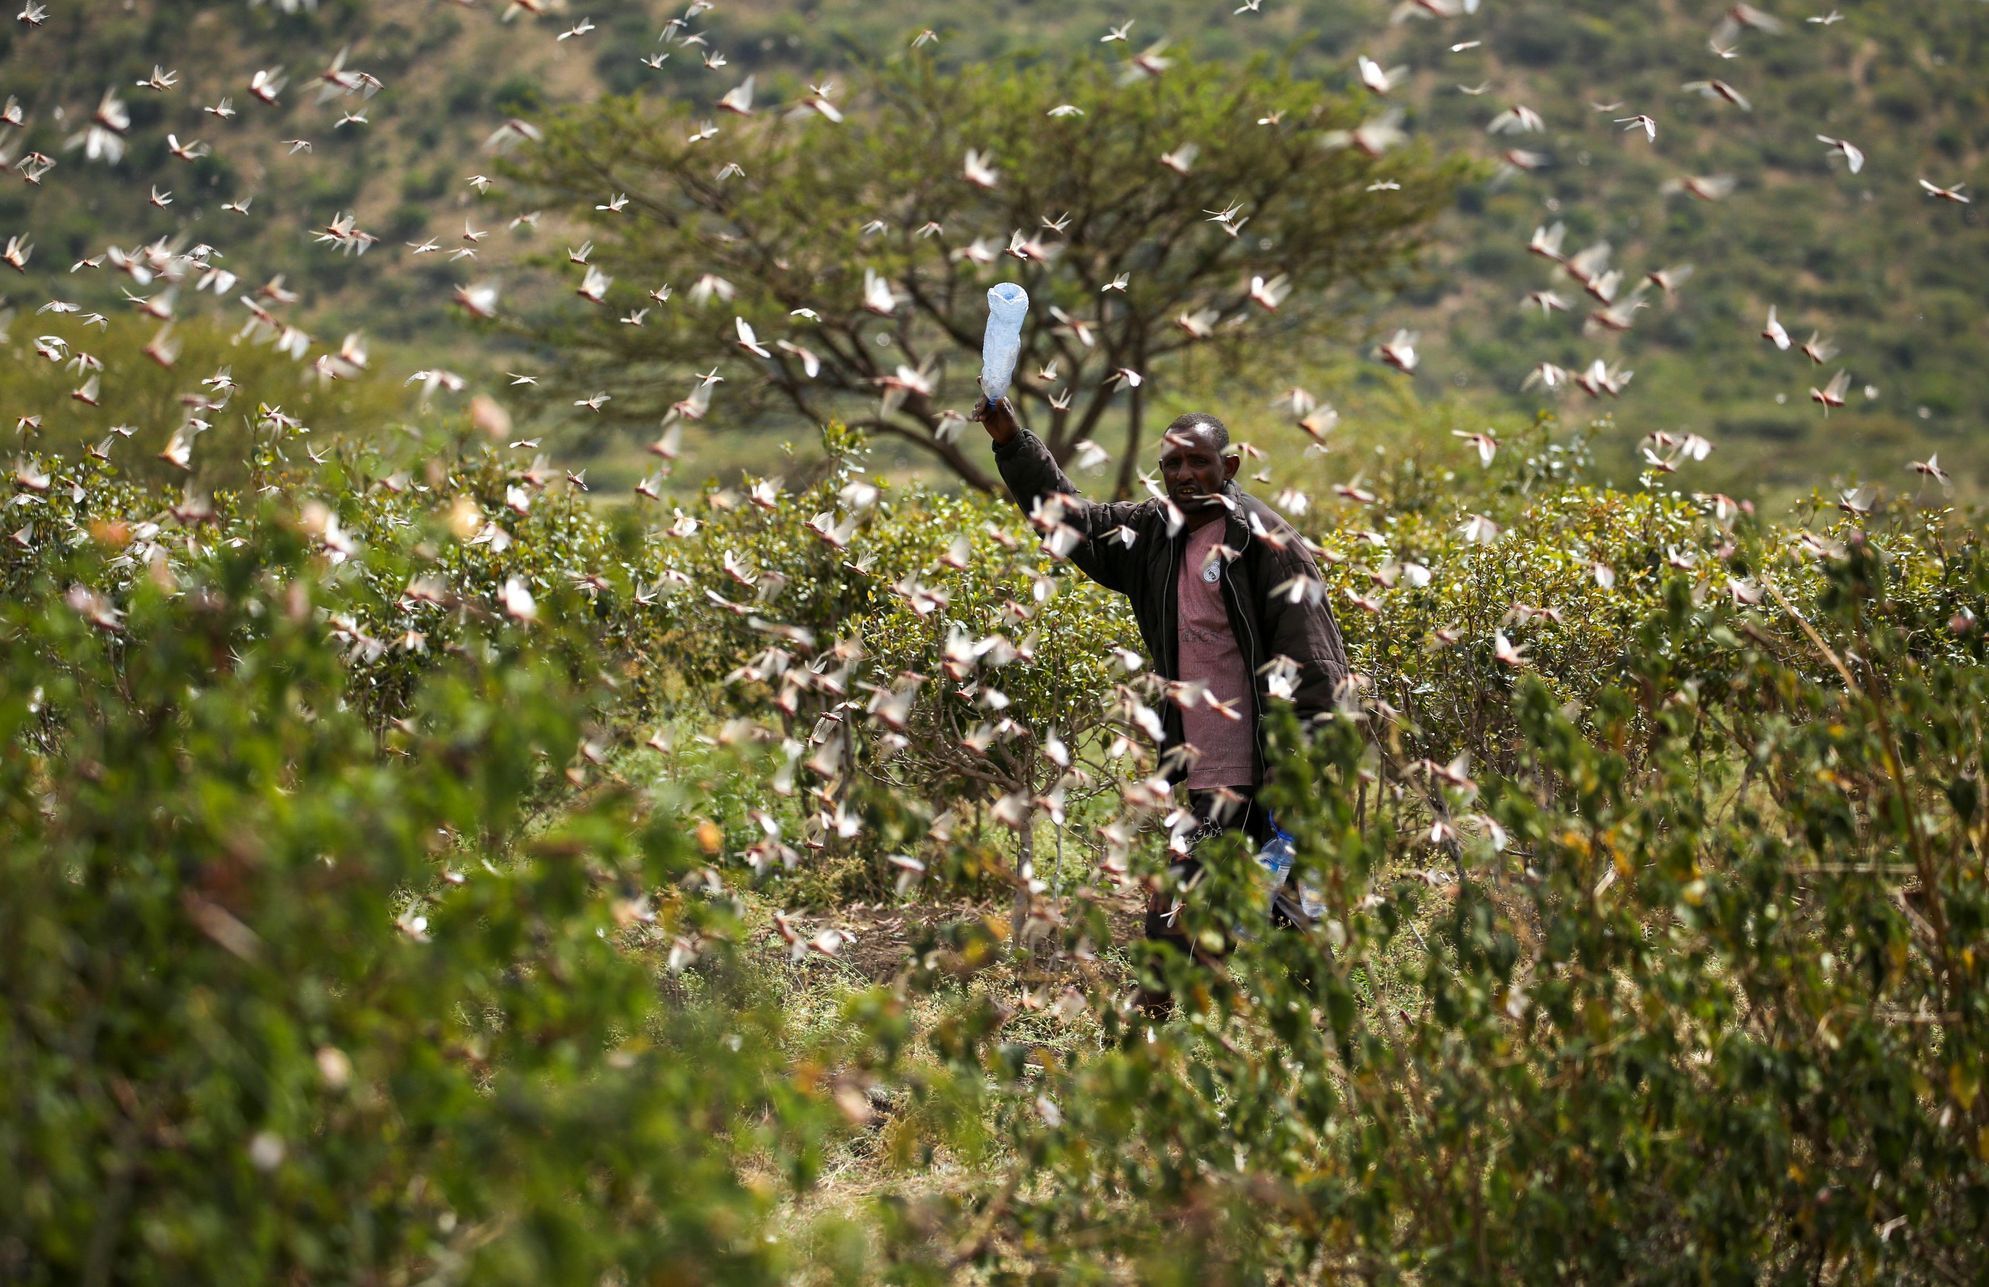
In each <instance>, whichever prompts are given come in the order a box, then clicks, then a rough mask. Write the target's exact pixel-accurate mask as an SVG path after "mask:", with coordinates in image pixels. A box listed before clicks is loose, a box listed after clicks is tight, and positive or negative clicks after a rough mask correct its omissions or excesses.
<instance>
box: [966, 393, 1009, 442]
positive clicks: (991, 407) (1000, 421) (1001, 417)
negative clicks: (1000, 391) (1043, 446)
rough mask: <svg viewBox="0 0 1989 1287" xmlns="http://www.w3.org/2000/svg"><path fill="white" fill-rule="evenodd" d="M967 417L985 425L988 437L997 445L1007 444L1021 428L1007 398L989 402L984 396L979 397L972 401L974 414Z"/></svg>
mask: <svg viewBox="0 0 1989 1287" xmlns="http://www.w3.org/2000/svg"><path fill="white" fill-rule="evenodd" d="M968 419H970V420H978V421H980V422H981V423H982V424H984V425H986V426H987V430H988V437H990V438H992V439H994V444H995V446H997V447H1001V446H1005V445H1007V444H1008V442H1009V441H1010V440H1011V439H1013V438H1014V437H1015V435H1016V434H1017V433H1018V432H1020V431H1021V429H1022V426H1021V425H1020V424H1018V423H1016V419H1015V407H1014V404H1012V403H1010V402H1009V400H1008V399H1007V398H1003V399H1002V400H1001V401H999V402H989V401H988V400H987V399H986V398H981V399H980V400H978V401H977V402H975V403H974V414H973V415H971V416H969V417H968Z"/></svg>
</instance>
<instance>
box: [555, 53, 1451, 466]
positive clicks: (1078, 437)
mask: <svg viewBox="0 0 1989 1287" xmlns="http://www.w3.org/2000/svg"><path fill="white" fill-rule="evenodd" d="M1151 61H1152V62H1154V63H1157V64H1164V65H1163V66H1155V67H1153V68H1152V69H1151V70H1149V71H1147V72H1139V71H1137V70H1136V71H1134V72H1132V73H1129V74H1130V75H1131V76H1132V77H1134V79H1131V80H1128V79H1127V78H1126V77H1127V75H1128V74H1122V73H1121V72H1120V71H1119V70H1117V69H1115V68H1114V67H1112V66H1108V65H1106V64H1104V63H1102V62H1100V61H1098V60H1095V59H1091V58H1080V59H1076V60H1072V61H1063V62H1040V63H1034V64H1027V65H1023V64H1009V63H1004V64H1003V65H1001V66H1000V67H998V68H997V67H993V66H988V67H981V68H973V69H969V70H968V71H967V73H966V74H953V73H948V72H943V71H942V70H940V69H939V68H937V67H936V66H935V65H934V64H933V63H932V62H931V61H930V60H928V59H926V58H924V57H923V56H920V55H917V54H914V55H909V56H907V57H905V58H903V59H900V60H898V61H897V62H895V63H893V64H890V65H887V66H884V67H880V68H877V69H875V70H874V71H873V72H872V73H870V74H869V75H868V76H867V77H866V78H865V79H864V81H863V82H862V83H861V84H860V85H858V86H857V87H856V88H855V90H854V92H853V93H852V94H851V95H850V96H849V99H848V102H847V105H846V106H843V107H838V106H836V104H835V103H834V101H833V100H832V99H831V98H830V97H829V95H828V93H820V92H814V91H813V89H812V88H811V97H809V98H807V99H805V100H802V101H800V102H799V103H786V104H780V105H773V106H769V105H765V104H753V105H751V107H750V110H749V111H748V112H747V113H745V114H743V115H727V114H725V113H723V112H720V113H718V114H716V115H715V116H714V118H713V120H711V121H707V120H704V119H703V118H702V117H701V116H700V114H698V113H696V112H695V111H690V112H681V111H680V112H671V113H666V114H663V115H660V116H659V115H657V114H656V110H655V109H656V104H655V102H654V101H653V100H640V99H636V98H632V97H630V98H611V99H605V100H602V101H600V102H597V103H594V104H590V105H588V106H586V107H583V108H580V109H576V110H575V111H574V112H572V113H570V114H568V115H567V116H566V117H564V118H563V119H561V120H559V121H557V122H556V123H554V124H552V125H551V126H550V127H549V128H548V129H547V131H546V137H545V140H544V143H543V145H542V146H539V147H536V148H533V149H530V150H528V151H527V152H525V153H524V154H522V155H521V157H520V159H519V161H518V167H519V173H520V175H521V176H522V177H524V178H526V179H528V180H530V181H532V182H534V183H535V184H537V185H538V186H539V187H540V188H541V189H542V190H543V191H544V193H545V195H546V196H547V198H548V201H549V203H550V204H549V210H550V211H551V212H555V213H558V214H560V215H562V216H571V218H572V219H573V220H574V221H575V222H576V223H577V224H579V225H581V226H582V227H583V228H584V230H585V232H586V233H587V234H589V237H590V240H591V241H592V243H593V245H592V248H591V250H588V249H587V248H586V247H584V246H582V247H572V248H570V253H569V254H567V255H565V256H562V257H560V258H561V261H562V263H563V264H564V267H565V268H566V269H567V270H569V271H571V272H573V273H575V274H576V275H584V274H590V273H591V274H593V281H592V285H593V287H594V289H592V290H587V291H586V294H585V295H584V296H583V299H587V300H591V302H592V303H593V304H594V305H595V306H593V307H585V308H584V309H583V310H582V312H581V313H580V314H579V316H578V317H577V318H576V316H575V313H574V310H573V309H572V308H571V307H561V308H559V309H557V310H552V311H551V312H549V313H542V314H541V315H539V316H538V317H537V318H536V319H535V320H534V321H533V322H531V323H530V324H529V325H530V326H531V327H532V328H533V329H534V331H535V333H536V335H537V336H538V337H539V338H540V339H542V340H545V341H548V342H550V343H551V344H553V345H554V346H555V347H556V348H557V350H558V351H559V353H560V355H561V359H562V363H561V372H562V374H561V378H560V379H559V380H558V381H557V382H555V383H553V384H552V385H551V392H553V393H554V394H565V393H568V392H573V391H577V392H579V393H582V394H584V393H587V392H590V391H592V390H594V389H597V388H608V389H610V390H611V391H612V394H613V399H614V401H613V403H612V405H608V406H605V408H604V410H605V411H606V412H611V413H613V414H614V415H615V416H616V417H617V418H618V419H620V420H622V421H624V422H627V421H629V420H640V419H644V418H650V417H655V416H659V415H661V416H665V417H666V418H668V417H671V416H685V415H689V416H693V417H694V416H696V415H699V414H701V413H702V408H703V406H704V404H705V402H706V400H707V399H708V398H709V396H710V394H711V392H712V389H711V384H710V383H709V382H707V381H705V380H704V379H703V378H702V377H701V376H700V377H698V381H699V386H700V388H699V392H698V393H697V394H695V395H694V396H693V397H690V398H685V397H684V389H685V386H686V381H687V380H688V379H691V378H693V377H692V373H693V372H703V371H705V370H707V369H712V370H715V371H716V372H717V373H718V374H720V375H721V376H722V377H723V378H724V380H725V381H726V389H727V392H726V395H725V396H726V397H727V398H728V419H729V420H731V421H733V422H734V423H736V422H737V421H738V420H739V418H740V417H741V416H742V414H751V415H756V416H757V415H766V416H781V415H786V416H796V417H800V418H802V419H804V420H806V421H809V422H822V421H826V420H828V419H829V418H831V417H832V416H833V417H842V418H844V419H846V420H847V421H848V422H849V423H850V424H852V425H853V426H856V427H860V428H862V429H865V430H867V431H869V432H872V433H874V434H877V435H882V436H886V437H890V438H894V439H897V440H900V441H903V442H906V443H910V444H912V445H914V446H915V447H917V448H919V449H922V450H924V451H927V452H930V453H931V454H932V455H933V456H935V457H937V458H938V459H939V460H940V461H943V462H944V463H945V465H946V466H948V467H949V468H951V469H952V470H953V471H954V472H955V473H957V474H958V475H959V476H960V477H961V478H963V479H964V480H966V481H967V482H969V483H970V484H973V485H975V486H979V487H987V486H989V485H991V480H990V478H989V476H988V473H987V471H986V469H985V468H984V467H983V466H982V465H981V464H979V463H978V462H977V460H976V459H975V455H974V454H973V453H970V452H967V451H963V450H962V448H961V447H960V446H959V445H957V444H956V443H955V441H954V435H955V434H956V433H957V431H958V429H959V427H960V417H961V415H962V408H963V407H965V406H966V405H968V404H970V403H971V401H972V400H973V398H974V397H975V388H974V385H973V377H974V375H975V373H977V372H978V358H977V354H978V352H979V348H980V342H981V331H982V326H983V321H984V318H985V315H986V302H985V289H986V287H988V286H991V285H993V284H994V283H996V282H998V281H1004V280H1012V281H1016V282H1019V283H1020V284H1021V285H1022V286H1023V287H1024V288H1026V289H1027V290H1028V291H1029V294H1030V298H1031V310H1030V315H1029V322H1028V325H1027V326H1026V328H1025V330H1024V332H1023V349H1022V357H1021V362H1020V364H1019V366H1018V376H1017V382H1016V386H1015V391H1014V394H1013V396H1014V397H1015V398H1016V399H1017V400H1018V402H1019V403H1020V404H1021V405H1022V406H1023V408H1024V410H1025V414H1028V415H1029V417H1030V419H1031V420H1032V422H1033V423H1034V424H1035V425H1036V426H1037V427H1038V428H1039V431H1040V432H1042V434H1043V436H1044V438H1045V439H1046V440H1047V441H1048V442H1049V443H1050V445H1051V447H1052V450H1053V451H1055V452H1056V454H1057V455H1058V457H1059V459H1064V458H1068V457H1069V456H1070V455H1071V454H1072V453H1073V452H1074V451H1076V450H1077V449H1078V445H1079V444H1080V443H1081V442H1084V441H1086V440H1092V441H1097V440H1098V439H1099V438H1101V437H1106V436H1108V435H1109V438H1108V441H1105V442H1100V443H1099V446H1100V447H1101V448H1104V449H1108V450H1109V449H1112V448H1116V450H1117V453H1118V455H1119V459H1120V470H1119V476H1118V490H1119V491H1120V492H1121V493H1124V492H1126V491H1127V490H1128V489H1129V488H1130V486H1131V484H1132V481H1133V476H1134V475H1133V470H1134V462H1135V461H1136V460H1137V458H1138V454H1139V452H1140V449H1141V446H1142V438H1143V434H1144V425H1143V409H1144V406H1145V404H1146V401H1147V399H1148V398H1149V396H1150V395H1151V393H1152V391H1153V390H1154V389H1156V388H1164V387H1165V386H1166V382H1167V381H1168V379H1169V378H1170V373H1171V372H1173V371H1174V370H1177V369H1179V367H1180V366H1181V365H1182V364H1183V363H1185V362H1186V361H1188V360H1190V358H1191V355H1193V354H1197V353H1205V354H1207V355H1209V358H1210V359H1211V360H1214V361H1217V362H1228V363H1234V362H1237V361H1238V360H1240V359H1241V358H1243V357H1244V356H1245V355H1246V353H1247V351H1248V350H1250V349H1252V348H1253V347H1254V348H1256V349H1258V350H1269V349H1277V348H1285V347H1288V346H1290V345H1291V344H1292V343H1293V342H1294V340H1295V339H1296V338H1297V337H1300V336H1303V337H1304V338H1305V339H1306V340H1308V341H1312V340H1317V339H1319V338H1321V337H1324V336H1329V335H1334V334H1339V333H1343V331H1344V327H1343V325H1342V319H1343V318H1344V317H1345V316H1346V313H1347V306H1348V304H1349V302H1350V301H1352V300H1354V299H1355V298H1357V295H1356V292H1359V291H1361V290H1362V289H1364V288H1373V287H1377V286H1379V285H1382V284H1384V283H1385V282H1387V281H1388V280H1390V279H1391V277H1392V276H1393V275H1394V274H1397V273H1399V272H1400V271H1401V270H1402V269H1403V268H1405V267H1406V266H1407V265H1409V264H1410V263H1411V262H1412V261H1413V258H1414V256H1415V254H1416V252H1417V251H1418V250H1419V249H1420V248H1421V247H1422V245H1423V244H1424V242H1425V240H1426V238H1427V235H1428V230H1429V227H1430V224H1431V221H1432V219H1433V218H1434V217H1435V215H1436V214H1437V212H1438V211H1440V210H1441V209H1443V208H1444V207H1445V206H1446V205H1447V204H1448V203H1449V201H1450V200H1451V197H1452V194H1453V191H1454V188H1455V185H1456V184H1457V183H1458V182H1459V181H1460V180H1461V179H1462V178H1463V177H1464V176H1465V174H1466V173H1467V170H1468V165H1467V163H1465V162H1463V161H1459V160H1448V161H1446V160H1439V159H1436V158H1434V157H1433V156H1432V155H1431V154H1430V152H1429V151H1428V149H1427V148H1425V147H1421V146H1402V147H1399V148H1396V147H1390V146H1387V140H1388V138H1389V137H1390V131H1387V130H1381V131H1370V132H1364V133H1362V134H1361V135H1359V136H1358V137H1357V136H1356V135H1355V133H1354V132H1355V131H1356V130H1357V128H1358V127H1360V126H1361V125H1362V124H1363V122H1364V119H1365V118H1366V117H1367V115H1368V112H1369V108H1368V106H1367V105H1364V104H1361V103H1359V102H1356V101H1354V100H1351V99H1347V98H1344V97H1341V96H1337V95H1335V94H1333V93H1330V92H1328V91H1326V90H1325V89H1323V88H1322V87H1321V86H1319V85H1318V84H1316V83H1314V82H1309V81H1305V80H1301V79H1298V78H1296V77H1294V76H1293V75H1291V74H1290V73H1289V72H1288V71H1285V70H1280V69H1277V68H1275V67H1273V66H1271V65H1270V64H1268V63H1265V62H1262V61H1260V62H1258V63H1256V64H1253V65H1252V66H1250V67H1248V68H1238V67H1234V66H1223V65H1220V64H1216V63H1197V62H1194V61H1192V60H1188V59H1173V60H1168V59H1164V58H1157V57H1156V58H1155V59H1153V60H1151ZM822 88H823V89H824V90H828V89H830V88H831V87H822ZM749 93H750V91H749ZM728 97H729V98H730V99H731V101H732V102H733V103H735V104H737V103H739V101H740V99H741V98H747V97H749V95H741V94H737V93H735V94H733V95H730V96H728ZM838 118H839V119H838ZM714 122H716V123H717V128H716V132H715V133H714V132H711V126H712V124H713V123H714ZM1376 133H1378V134H1379V136H1380V141H1381V145H1380V146H1376V145H1375V139H1374V138H1373V137H1372V135H1373V134H1376ZM617 194H626V196H627V200H626V202H625V203H623V202H617V201H615V200H614V197H615V196H616V195H617ZM576 235H577V234H576ZM576 260H578V261H584V262H572V261H576ZM602 277H606V278H607V279H608V281H607V283H606V284H605V286H604V285H603V283H602V281H601V278H602ZM580 284H581V287H582V288H583V290H586V288H587V287H588V285H589V283H588V282H587V281H586V280H584V279H583V281H582V282H581V283H580ZM1253 287H1254V289H1253ZM595 297H598V298H595ZM645 309H646V310H647V311H646V312H645V311H643V310H645ZM735 318H736V319H739V320H740V321H743V323H744V324H745V326H747V327H750V328H751V332H750V335H749V334H748V333H747V332H745V331H742V330H740V329H739V327H738V325H737V324H736V323H735V320H734V319H735ZM748 343H752V344H756V345H757V347H758V348H759V349H762V350H764V356H762V355H760V354H758V353H754V352H752V351H751V350H750V349H749V348H748ZM714 364H716V365H715V366H714ZM742 394H743V396H742ZM741 403H744V404H745V405H744V406H743V407H742V406H741V405H740V404H741ZM673 407H674V408H675V410H672V408H673Z"/></svg>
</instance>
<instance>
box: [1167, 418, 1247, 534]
mask: <svg viewBox="0 0 1989 1287" xmlns="http://www.w3.org/2000/svg"><path fill="white" fill-rule="evenodd" d="M1236 466H1237V458H1236V457H1235V456H1230V457H1227V458H1225V457H1224V456H1223V455H1222V453H1221V452H1219V451H1217V450H1216V446H1215V443H1214V442H1213V441H1212V440H1211V435H1210V433H1209V431H1208V429H1207V428H1206V427H1203V426H1200V425H1197V426H1195V427H1194V428H1191V429H1174V430H1170V431H1169V432H1168V434H1167V437H1166V438H1165V439H1164V440H1163V445H1162V447H1161V451H1160V481H1161V483H1162V484H1163V485H1164V486H1165V487H1166V488H1167V496H1168V499H1169V500H1172V501H1173V502H1174V503H1175V504H1176V505H1178V506H1180V507H1181V510H1182V512H1183V513H1187V514H1193V513H1196V512H1198V511H1206V510H1209V509H1212V508H1215V507H1218V506H1220V505H1221V504H1222V487H1223V484H1224V483H1226V482H1228V481H1229V480H1230V478H1232V477H1234V476H1235V474H1236Z"/></svg>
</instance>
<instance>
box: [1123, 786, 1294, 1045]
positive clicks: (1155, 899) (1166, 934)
mask: <svg viewBox="0 0 1989 1287" xmlns="http://www.w3.org/2000/svg"><path fill="white" fill-rule="evenodd" d="M1231 790H1232V791H1233V792H1234V793H1235V794H1237V795H1240V796H1243V797H1244V800H1243V802H1242V803H1240V804H1239V803H1237V802H1236V801H1235V800H1230V799H1225V798H1223V797H1222V796H1220V795H1218V794H1217V793H1216V792H1214V791H1196V790H1190V791H1189V792H1188V809H1189V812H1191V813H1192V814H1194V816H1195V817H1196V818H1197V819H1199V820H1200V824H1201V825H1199V826H1198V827H1196V828H1195V829H1194V830H1193V831H1192V832H1190V833H1189V836H1188V844H1189V847H1190V849H1191V850H1192V849H1193V848H1194V847H1195V846H1196V845H1198V844H1201V843H1203V842H1205V841H1207V840H1209V839H1211V838H1212V837H1215V836H1218V835H1221V834H1222V833H1224V832H1226V831H1240V832H1242V833H1243V834H1244V835H1245V836H1247V837H1249V840H1250V843H1251V844H1252V845H1253V846H1256V847H1257V848H1262V847H1263V846H1264V845H1266V844H1268V843H1269V842H1270V839H1271V836H1272V834H1273V832H1272V829H1271V820H1270V817H1269V815H1268V813H1267V812H1266V810H1265V809H1264V806H1263V805H1261V804H1259V803H1258V802H1257V799H1256V794H1257V793H1256V790H1255V789H1254V788H1251V787H1233V788H1231ZM1167 871H1168V876H1169V879H1168V880H1167V882H1166V883H1165V885H1163V886H1162V887H1161V888H1159V889H1156V890H1154V891H1153V892H1152V893H1151V894H1149V895H1148V897H1147V904H1146V939H1147V959H1148V961H1149V963H1150V965H1151V966H1152V968H1154V969H1155V970H1156V971H1158V969H1159V967H1160V962H1161V960H1162V959H1163V954H1164V953H1168V952H1181V953H1185V954H1187V955H1190V956H1193V957H1194V958H1195V959H1196V960H1198V961H1201V962H1202V963H1203V964H1205V965H1214V964H1216V963H1217V962H1219V961H1220V960H1221V959H1222V958H1223V957H1224V956H1226V955H1228V952H1227V950H1224V951H1221V952H1212V951H1210V950H1209V949H1208V948H1207V947H1206V946H1203V945H1199V944H1197V943H1195V942H1194V941H1193V940H1192V939H1191V938H1190V937H1189V935H1188V933H1187V931H1186V929H1185V928H1184V927H1183V926H1182V924H1181V910H1182V909H1181V900H1182V898H1183V897H1185V895H1186V893H1187V891H1188V890H1189V889H1191V888H1192V887H1193V886H1194V885H1195V884H1196V883H1197V882H1198V879H1199V877H1200V875H1201V871H1202V864H1201V862H1200V860H1199V859H1196V858H1195V857H1193V856H1192V854H1191V855H1190V856H1189V857H1186V858H1180V859H1176V860H1175V861H1174V862H1173V863H1172V864H1171V865H1170V866H1169V867H1168V869H1167ZM1140 1009H1142V1010H1144V1011H1145V1012H1146V1014H1147V1016H1148V1017H1149V1018H1152V1019H1154V1020H1160V1019H1165V1018H1166V1017H1167V1016H1168V1015H1169V1014H1172V1013H1173V1011H1174V998H1173V996H1172V995H1170V994H1169V993H1168V991H1167V989H1166V986H1165V982H1164V980H1162V979H1161V978H1160V977H1159V976H1158V974H1157V973H1156V977H1155V979H1154V986H1153V987H1146V986H1142V987H1141V988H1140Z"/></svg>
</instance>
